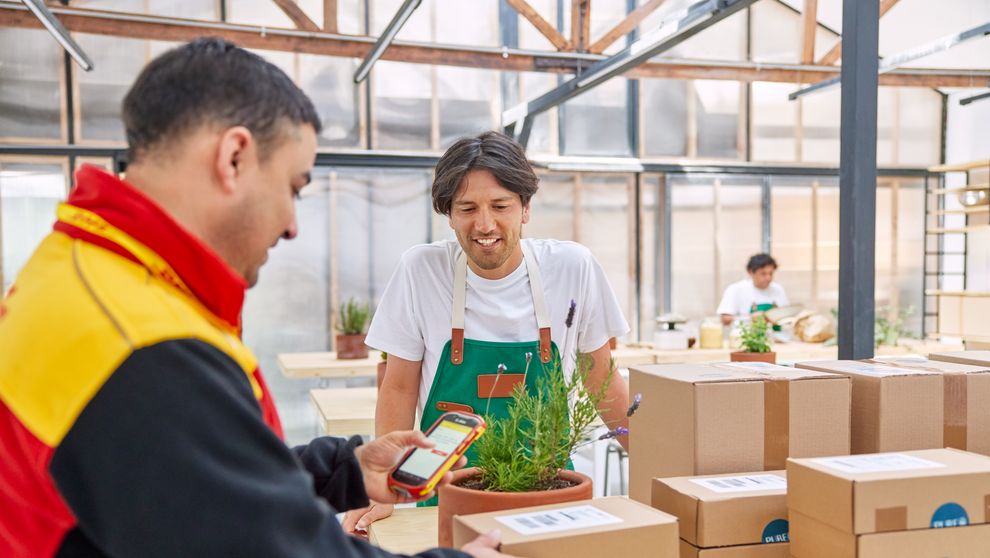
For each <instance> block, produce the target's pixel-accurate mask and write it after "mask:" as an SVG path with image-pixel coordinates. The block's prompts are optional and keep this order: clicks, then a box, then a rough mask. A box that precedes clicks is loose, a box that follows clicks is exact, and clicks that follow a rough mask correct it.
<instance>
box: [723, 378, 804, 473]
mask: <svg viewBox="0 0 990 558" xmlns="http://www.w3.org/2000/svg"><path fill="white" fill-rule="evenodd" d="M711 366H712V367H714V368H718V369H720V370H725V371H727V372H731V373H733V374H737V375H745V376H763V377H764V378H765V379H764V380H763V470H764V471H775V470H778V469H786V468H787V457H788V454H789V453H790V432H791V391H790V385H791V382H790V380H789V379H787V378H781V377H779V376H775V375H774V374H773V373H771V372H766V371H763V370H748V369H739V368H737V367H735V366H732V365H726V364H712V365H711Z"/></svg>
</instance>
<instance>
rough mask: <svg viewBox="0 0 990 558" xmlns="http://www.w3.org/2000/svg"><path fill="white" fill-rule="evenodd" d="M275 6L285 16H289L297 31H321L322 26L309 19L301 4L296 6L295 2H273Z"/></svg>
mask: <svg viewBox="0 0 990 558" xmlns="http://www.w3.org/2000/svg"><path fill="white" fill-rule="evenodd" d="M272 2H275V5H276V6H278V7H279V9H280V10H282V12H284V13H285V15H287V16H289V19H291V20H292V23H293V24H294V25H295V26H296V29H301V30H303V31H321V29H320V26H319V25H317V24H315V23H313V20H311V19H309V16H307V15H306V12H304V11H302V8H300V7H299V4H296V2H295V0H272Z"/></svg>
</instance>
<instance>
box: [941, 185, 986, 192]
mask: <svg viewBox="0 0 990 558" xmlns="http://www.w3.org/2000/svg"><path fill="white" fill-rule="evenodd" d="M987 189H990V184H967V185H965V186H959V187H957V188H933V189H932V190H929V192H930V193H932V194H960V193H962V192H980V191H982V190H987Z"/></svg>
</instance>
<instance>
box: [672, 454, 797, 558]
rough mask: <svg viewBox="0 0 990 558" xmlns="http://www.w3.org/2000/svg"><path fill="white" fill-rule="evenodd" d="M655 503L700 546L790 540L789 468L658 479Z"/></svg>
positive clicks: (683, 537) (682, 537)
mask: <svg viewBox="0 0 990 558" xmlns="http://www.w3.org/2000/svg"><path fill="white" fill-rule="evenodd" d="M653 507H654V508H657V509H658V510H661V511H665V512H667V513H669V514H671V515H673V516H675V517H677V525H678V527H679V528H680V533H681V539H683V540H685V541H687V542H688V543H690V544H691V545H693V546H696V547H702V548H711V547H718V546H733V545H751V544H760V545H761V544H764V543H779V542H787V474H786V472H785V471H767V472H759V473H749V474H735V475H710V476H700V477H674V478H666V479H653ZM682 554H683V553H682Z"/></svg>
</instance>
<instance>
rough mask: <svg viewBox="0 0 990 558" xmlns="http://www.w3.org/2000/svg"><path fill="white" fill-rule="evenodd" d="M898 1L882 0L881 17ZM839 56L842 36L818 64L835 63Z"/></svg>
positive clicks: (840, 56)
mask: <svg viewBox="0 0 990 558" xmlns="http://www.w3.org/2000/svg"><path fill="white" fill-rule="evenodd" d="M898 1H899V0H880V17H883V14H885V13H887V12H889V11H890V9H891V8H893V7H894V5H895V4H897V2H898ZM839 58H842V37H839V42H837V43H835V46H834V47H832V49H831V50H829V51H828V52H826V53H825V56H822V57H821V58H820V59H819V60H818V64H817V65H818V66H828V65H831V64H835V63H836V62H838V61H839Z"/></svg>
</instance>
